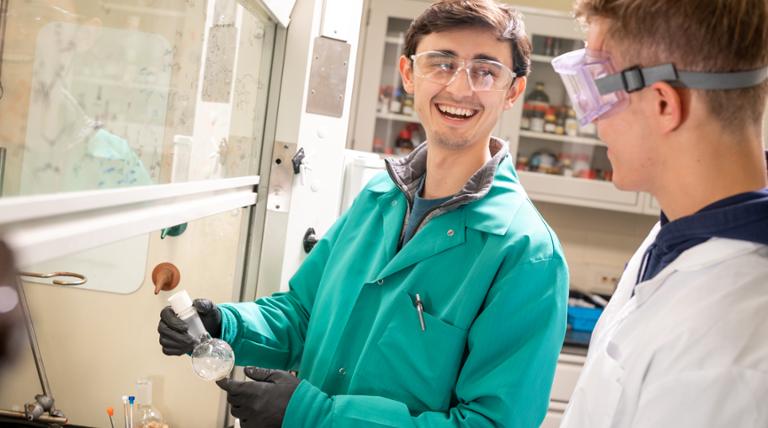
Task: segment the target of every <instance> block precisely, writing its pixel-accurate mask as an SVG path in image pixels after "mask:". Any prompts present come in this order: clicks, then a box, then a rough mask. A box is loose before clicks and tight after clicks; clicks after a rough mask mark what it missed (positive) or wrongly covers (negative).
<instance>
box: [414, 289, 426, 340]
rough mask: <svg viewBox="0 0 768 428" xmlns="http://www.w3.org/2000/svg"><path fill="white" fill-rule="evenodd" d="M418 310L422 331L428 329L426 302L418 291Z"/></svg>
mask: <svg viewBox="0 0 768 428" xmlns="http://www.w3.org/2000/svg"><path fill="white" fill-rule="evenodd" d="M416 312H417V313H418V314H419V324H421V331H427V328H426V325H424V304H422V302H421V296H419V293H416Z"/></svg>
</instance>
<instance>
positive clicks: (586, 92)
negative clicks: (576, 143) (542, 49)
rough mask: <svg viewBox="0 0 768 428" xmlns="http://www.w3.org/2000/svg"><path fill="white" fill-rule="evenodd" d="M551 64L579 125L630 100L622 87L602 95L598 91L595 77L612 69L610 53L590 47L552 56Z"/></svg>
mask: <svg viewBox="0 0 768 428" xmlns="http://www.w3.org/2000/svg"><path fill="white" fill-rule="evenodd" d="M552 67H553V68H554V69H555V71H556V72H557V74H559V75H560V78H561V79H562V80H563V84H564V85H565V89H566V91H567V92H568V97H569V98H570V99H571V103H572V104H573V109H574V110H575V111H576V117H577V118H578V120H579V123H581V126H584V125H586V124H588V123H590V122H592V121H593V120H595V119H597V118H600V117H605V116H606V115H608V114H609V113H615V112H617V111H619V110H620V109H622V108H623V107H625V106H626V105H627V103H628V102H629V98H628V95H627V93H626V92H624V91H616V92H610V93H607V94H605V95H601V94H600V92H599V91H598V89H597V86H596V85H595V80H596V79H599V78H601V77H604V76H607V75H610V74H614V73H615V69H614V67H613V65H612V64H611V59H610V57H609V56H608V54H606V53H604V52H599V51H593V50H589V49H579V50H576V51H572V52H568V53H565V54H563V55H560V56H558V57H556V58H555V59H553V60H552Z"/></svg>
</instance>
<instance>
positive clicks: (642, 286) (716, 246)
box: [635, 238, 764, 306]
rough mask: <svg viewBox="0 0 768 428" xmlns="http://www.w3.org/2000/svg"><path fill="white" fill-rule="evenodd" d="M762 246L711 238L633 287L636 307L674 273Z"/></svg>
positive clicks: (698, 268) (697, 268)
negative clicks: (652, 276) (651, 277)
mask: <svg viewBox="0 0 768 428" xmlns="http://www.w3.org/2000/svg"><path fill="white" fill-rule="evenodd" d="M763 246H764V245H763V244H759V243H755V242H749V241H741V240H736V239H727V238H711V239H709V240H708V241H706V242H704V243H702V244H699V245H697V246H695V247H692V248H690V249H688V250H687V251H685V252H683V253H682V254H680V256H679V257H678V258H677V259H676V260H675V261H673V262H672V263H671V264H670V265H669V266H667V267H665V268H664V269H663V270H662V271H661V272H659V274H658V275H657V276H656V277H654V278H653V279H651V280H648V281H644V282H641V283H639V284H637V286H636V287H635V295H636V296H637V303H638V306H640V305H642V304H643V303H645V302H646V301H647V300H648V299H649V298H650V297H651V296H652V295H653V294H654V293H655V292H656V291H657V290H658V289H659V288H660V287H661V285H662V284H663V283H664V282H665V281H666V280H667V279H668V278H669V277H670V276H671V275H672V274H674V273H675V272H692V271H696V270H700V269H703V268H705V267H708V266H711V265H714V264H717V263H720V262H722V261H723V260H728V259H732V258H736V257H739V256H741V255H743V254H747V253H750V252H753V251H755V250H756V249H757V248H759V247H763Z"/></svg>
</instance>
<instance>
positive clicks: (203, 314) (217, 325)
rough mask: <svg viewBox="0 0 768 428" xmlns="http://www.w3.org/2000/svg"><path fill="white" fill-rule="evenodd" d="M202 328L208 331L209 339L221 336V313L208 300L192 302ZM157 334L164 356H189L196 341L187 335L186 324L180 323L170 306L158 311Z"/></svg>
mask: <svg viewBox="0 0 768 428" xmlns="http://www.w3.org/2000/svg"><path fill="white" fill-rule="evenodd" d="M192 306H194V307H195V309H196V310H197V313H198V314H199V315H200V320H201V321H202V322H203V327H205V329H206V330H208V333H209V334H210V335H211V337H215V338H218V337H219V336H220V335H221V312H219V308H217V307H216V305H215V304H214V303H213V302H211V301H210V300H208V299H195V300H194V302H192ZM157 332H158V333H160V346H162V347H163V353H164V354H165V355H184V354H189V353H191V352H192V350H193V349H194V348H195V345H196V344H197V342H196V339H197V338H193V337H192V335H190V334H189V333H187V324H186V323H185V322H184V321H182V320H181V319H180V318H179V317H178V316H176V313H175V312H173V309H171V307H170V306H166V307H165V308H163V310H162V311H160V322H159V323H158V324H157Z"/></svg>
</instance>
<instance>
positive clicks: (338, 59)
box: [307, 37, 351, 117]
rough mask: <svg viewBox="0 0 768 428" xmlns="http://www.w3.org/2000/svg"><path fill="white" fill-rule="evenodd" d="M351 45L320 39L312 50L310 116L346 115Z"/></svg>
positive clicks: (308, 110) (308, 109) (318, 38)
mask: <svg viewBox="0 0 768 428" xmlns="http://www.w3.org/2000/svg"><path fill="white" fill-rule="evenodd" d="M350 49H351V45H350V44H349V43H346V42H342V41H339V40H333V39H328V38H325V37H317V38H316V39H315V46H314V48H313V50H312V52H313V55H312V67H311V69H310V72H309V73H310V75H309V96H308V97H307V113H316V114H322V115H325V116H333V117H341V116H342V113H343V112H344V93H345V92H346V83H347V72H348V69H349V52H350Z"/></svg>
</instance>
